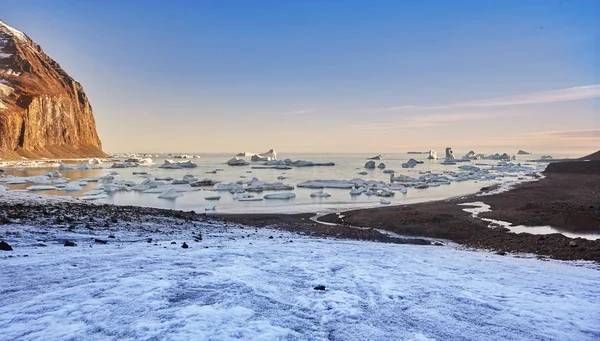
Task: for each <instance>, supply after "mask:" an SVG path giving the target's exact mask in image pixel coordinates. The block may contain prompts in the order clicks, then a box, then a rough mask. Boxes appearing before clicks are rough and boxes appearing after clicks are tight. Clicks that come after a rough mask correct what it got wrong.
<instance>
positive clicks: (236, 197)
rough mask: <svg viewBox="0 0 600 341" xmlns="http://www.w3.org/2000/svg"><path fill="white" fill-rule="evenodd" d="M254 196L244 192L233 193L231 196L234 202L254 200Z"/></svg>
mask: <svg viewBox="0 0 600 341" xmlns="http://www.w3.org/2000/svg"><path fill="white" fill-rule="evenodd" d="M254 197H255V196H254V195H253V194H248V193H245V192H241V193H235V194H234V195H233V199H234V200H242V199H251V198H254Z"/></svg>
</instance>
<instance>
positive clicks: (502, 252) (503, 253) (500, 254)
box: [496, 251, 506, 256]
mask: <svg viewBox="0 0 600 341" xmlns="http://www.w3.org/2000/svg"><path fill="white" fill-rule="evenodd" d="M496 254H497V255H499V256H506V252H504V251H498V252H496Z"/></svg>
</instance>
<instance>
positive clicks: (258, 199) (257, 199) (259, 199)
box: [237, 197, 263, 201]
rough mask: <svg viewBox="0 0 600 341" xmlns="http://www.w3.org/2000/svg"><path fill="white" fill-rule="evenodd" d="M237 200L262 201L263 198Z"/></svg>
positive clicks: (241, 199) (239, 199)
mask: <svg viewBox="0 0 600 341" xmlns="http://www.w3.org/2000/svg"><path fill="white" fill-rule="evenodd" d="M237 200H238V201H263V198H254V197H252V198H238V199H237Z"/></svg>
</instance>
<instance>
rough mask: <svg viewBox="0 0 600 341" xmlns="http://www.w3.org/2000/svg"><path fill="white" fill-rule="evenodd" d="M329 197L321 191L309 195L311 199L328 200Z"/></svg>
mask: <svg viewBox="0 0 600 341" xmlns="http://www.w3.org/2000/svg"><path fill="white" fill-rule="evenodd" d="M330 196H331V194H329V193H327V192H324V191H323V190H322V189H320V190H318V191H316V192H312V193H311V194H310V197H311V198H328V197H330Z"/></svg>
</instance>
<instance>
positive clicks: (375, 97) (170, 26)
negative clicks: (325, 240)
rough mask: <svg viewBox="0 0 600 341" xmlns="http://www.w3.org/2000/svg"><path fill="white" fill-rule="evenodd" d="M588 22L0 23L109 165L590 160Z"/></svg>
mask: <svg viewBox="0 0 600 341" xmlns="http://www.w3.org/2000/svg"><path fill="white" fill-rule="evenodd" d="M599 17H600V3H599V2H597V1H586V0H571V1H569V0H556V1H554V0H544V1H535V0H528V1H510V0H508V1H507V0H505V1H493V0H487V1H486V0H479V1H476V0H471V1H441V0H439V1H433V0H431V1H169V2H167V1H133V0H131V1H42V0H40V1H32V0H18V1H11V0H4V1H3V4H2V13H1V14H0V19H2V20H4V21H5V22H6V23H8V24H9V25H11V26H13V27H15V28H17V29H19V30H21V31H23V32H25V33H26V34H28V35H29V36H30V37H31V38H33V39H34V41H36V42H37V43H39V44H40V45H41V46H42V48H44V50H45V51H46V52H47V53H48V54H49V55H50V56H51V57H52V58H54V59H55V60H56V61H58V62H59V63H60V64H61V65H62V66H63V67H64V68H65V69H66V70H67V72H69V73H70V74H71V75H72V76H73V77H74V78H76V79H77V80H78V81H80V82H81V83H82V84H83V85H84V87H85V89H86V92H87V93H88V96H89V97H90V100H91V102H92V105H93V107H94V112H95V115H96V120H97V123H98V129H99V133H100V136H101V138H102V140H103V143H104V146H105V149H106V150H107V151H109V152H113V151H115V152H116V151H135V150H137V151H175V150H177V151H190V152H191V151H199V152H220V151H241V150H257V151H261V150H266V149H270V148H275V149H277V150H281V151H289V152H294V151H319V150H324V151H349V152H351V151H365V152H367V151H369V152H371V151H373V152H379V151H381V152H393V151H404V150H406V149H415V148H418V149H425V150H428V149H430V148H434V149H442V148H443V147H445V146H446V145H453V146H455V149H459V150H460V149H462V148H465V149H476V150H477V149H479V150H482V151H488V152H495V151H503V150H502V149H503V148H504V149H507V150H508V151H512V149H515V148H517V147H519V148H520V147H523V148H530V149H534V150H539V151H540V152H543V151H546V150H552V149H556V148H558V146H560V148H562V149H561V150H565V151H566V150H569V151H571V150H577V151H579V150H581V151H590V150H593V149H594V148H595V149H598V148H597V147H598V146H600V106H599V104H600V101H598V98H599V97H600V87H599V86H597V85H596V84H598V83H600V78H599V76H600V55H599V53H600V52H599V51H598V46H600V45H599V44H600V43H599V41H600V32H599V30H600V29H599V27H600V23H598V20H599V19H598V18H599ZM586 86H587V87H586ZM557 91H558V92H557ZM532 94H534V95H532ZM515 99H516V100H515ZM498 100H500V102H498ZM474 101H483V102H482V103H483V104H481V103H480V104H478V105H473V104H466V105H465V104H464V103H471V102H474ZM499 103H500V104H499ZM507 103H508V104H507ZM157 137H160V138H157ZM357 137H358V138H357ZM557 139H559V140H560V143H558V146H557V144H556V142H557V141H558V140H557ZM549 142H552V143H553V144H554V145H553V146H550V145H549ZM457 147H458V148H457ZM517 149H518V148H517Z"/></svg>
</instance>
